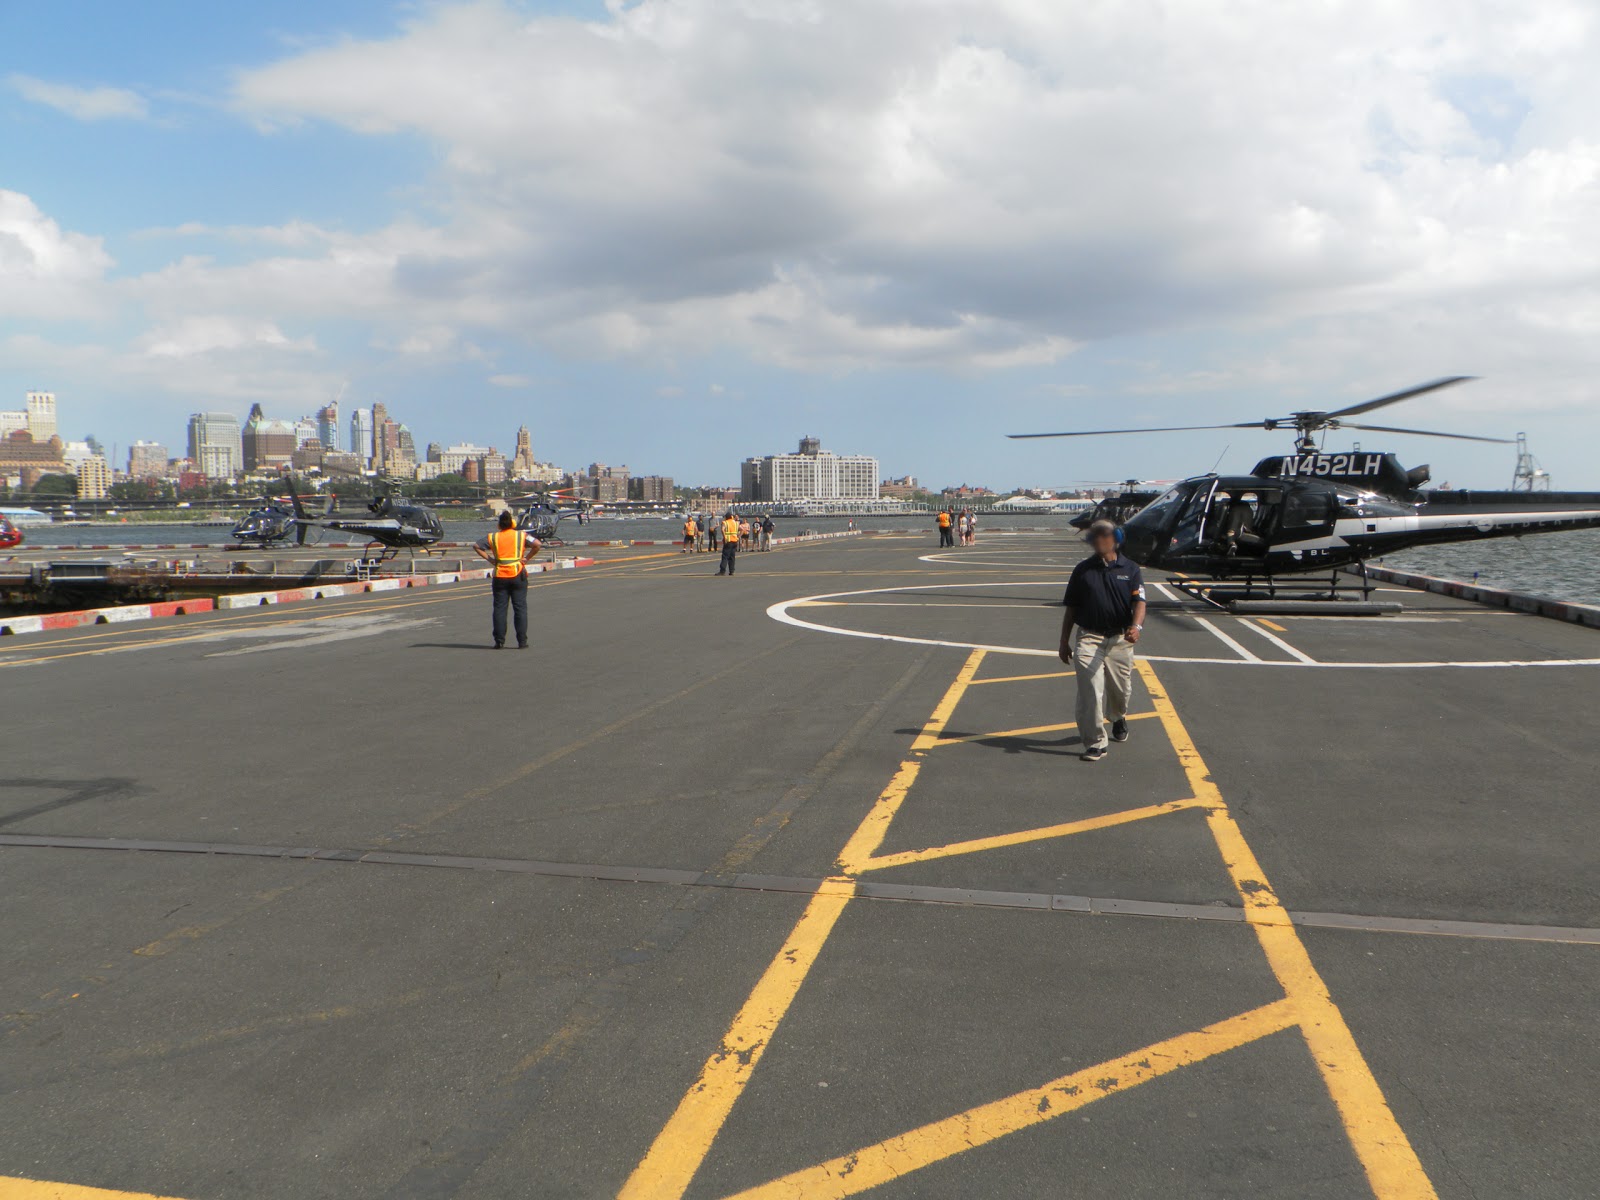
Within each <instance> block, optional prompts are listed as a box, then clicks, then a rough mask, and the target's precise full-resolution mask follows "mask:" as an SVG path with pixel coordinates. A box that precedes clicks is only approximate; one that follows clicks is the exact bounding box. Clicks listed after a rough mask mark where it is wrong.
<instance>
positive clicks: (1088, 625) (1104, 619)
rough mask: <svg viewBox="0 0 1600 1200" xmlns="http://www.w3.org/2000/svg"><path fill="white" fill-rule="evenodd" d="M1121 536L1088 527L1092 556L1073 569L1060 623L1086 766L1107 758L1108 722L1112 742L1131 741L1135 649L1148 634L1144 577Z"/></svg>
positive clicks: (1107, 528)
mask: <svg viewBox="0 0 1600 1200" xmlns="http://www.w3.org/2000/svg"><path fill="white" fill-rule="evenodd" d="M1119 532H1120V531H1119V530H1118V529H1117V527H1116V526H1115V525H1113V524H1112V523H1111V522H1110V521H1096V522H1095V523H1094V524H1093V525H1091V526H1089V535H1088V537H1086V538H1085V539H1084V540H1085V541H1087V542H1088V543H1089V545H1091V546H1093V547H1094V553H1093V554H1091V555H1090V556H1089V557H1088V558H1086V559H1084V560H1083V561H1082V562H1081V563H1079V564H1078V565H1077V566H1076V567H1074V568H1073V569H1072V578H1071V579H1070V580H1069V581H1068V583H1067V594H1066V597H1065V599H1066V606H1067V611H1066V613H1065V614H1064V615H1063V616H1062V618H1061V649H1060V654H1061V661H1062V662H1064V663H1067V664H1068V665H1070V666H1071V667H1072V669H1073V672H1074V674H1076V676H1077V681H1078V736H1079V737H1081V738H1082V739H1083V753H1082V754H1081V755H1079V757H1080V758H1082V759H1083V761H1084V762H1099V761H1100V760H1101V759H1102V758H1104V757H1105V756H1106V728H1105V721H1106V718H1107V717H1108V716H1109V717H1110V718H1111V741H1113V742H1125V741H1127V740H1128V691H1129V688H1130V685H1131V684H1132V681H1133V647H1134V644H1135V643H1137V642H1138V640H1139V632H1140V630H1142V629H1143V628H1144V613H1145V603H1144V577H1143V575H1141V574H1140V572H1139V564H1138V563H1135V562H1133V561H1131V560H1129V559H1126V558H1123V557H1122V554H1121V551H1120V550H1119V549H1118V547H1119V546H1120V545H1121V543H1122V538H1121V537H1120V536H1119ZM1074 633H1076V635H1077V636H1076V637H1074V636H1073V635H1074Z"/></svg>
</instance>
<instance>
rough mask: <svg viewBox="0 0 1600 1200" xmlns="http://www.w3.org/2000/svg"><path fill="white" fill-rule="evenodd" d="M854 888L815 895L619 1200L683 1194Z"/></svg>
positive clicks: (830, 887)
mask: <svg viewBox="0 0 1600 1200" xmlns="http://www.w3.org/2000/svg"><path fill="white" fill-rule="evenodd" d="M854 892H855V884H854V883H852V882H851V881H849V880H830V881H828V882H826V883H824V884H823V888H822V890H821V891H819V892H818V893H817V894H816V895H815V896H813V897H812V899H811V901H810V903H808V904H807V905H806V909H805V912H804V913H802V914H801V916H800V920H799V921H798V922H797V923H796V925H795V927H794V929H793V930H792V931H791V932H790V934H789V936H788V938H786V939H785V940H784V944H783V948H782V949H781V950H779V951H778V954H777V957H775V958H774V959H773V960H772V962H771V963H769V964H768V965H767V969H766V972H765V973H764V974H763V975H762V976H761V979H760V981H759V982H758V983H757V984H756V986H755V990H754V991H752V992H751V993H750V997H749V999H747V1000H746V1001H745V1002H744V1007H743V1008H741V1009H740V1010H739V1015H738V1016H736V1017H735V1018H734V1019H733V1024H732V1025H731V1026H729V1028H728V1032H727V1033H726V1034H724V1035H723V1038H722V1042H721V1044H720V1045H719V1046H718V1047H717V1048H716V1050H715V1051H714V1052H713V1053H712V1055H711V1057H710V1058H709V1059H707V1060H706V1064H705V1066H704V1067H702V1068H701V1070H700V1076H699V1078H698V1079H696V1080H695V1082H694V1085H693V1086H692V1087H690V1089H689V1091H688V1092H687V1093H686V1094H685V1095H684V1097H683V1099H682V1100H681V1101H679V1103H678V1108H677V1111H675V1112H674V1113H673V1114H672V1117H671V1119H670V1120H669V1121H668V1122H667V1124H666V1127H665V1128H664V1129H662V1131H661V1132H660V1133H659V1134H658V1135H656V1140H655V1142H654V1143H653V1144H652V1145H651V1147H650V1150H649V1152H648V1153H647V1154H646V1155H645V1157H644V1160H643V1161H642V1162H641V1163H640V1164H639V1165H638V1167H636V1168H635V1169H634V1172H633V1174H632V1175H630V1176H629V1177H628V1182H627V1183H626V1184H624V1185H623V1187H622V1191H621V1192H619V1193H618V1200H647V1198H648V1200H657V1198H659V1197H665V1196H673V1197H676V1196H682V1195H683V1193H684V1191H685V1189H687V1188H688V1186H689V1181H690V1180H691V1179H693V1178H694V1175H695V1172H696V1171H698V1170H699V1169H700V1164H701V1162H703V1161H704V1160H705V1156H706V1154H707V1153H708V1152H709V1151H710V1149H711V1143H712V1141H713V1140H715V1138H716V1136H717V1134H718V1132H719V1131H720V1130H721V1129H722V1124H723V1122H724V1121H726V1120H727V1119H728V1113H729V1112H730V1111H732V1109H733V1105H734V1101H736V1100H737V1099H738V1098H739V1095H740V1093H741V1092H742V1091H743V1090H744V1086H745V1084H746V1083H748V1082H749V1081H750V1074H751V1072H753V1071H754V1070H755V1068H756V1064H757V1063H759V1062H760V1061H761V1055H762V1053H763V1052H764V1051H765V1050H766V1048H767V1043H768V1041H769V1040H770V1039H771V1037H772V1034H773V1031H774V1030H776V1029H777V1027H778V1023H779V1022H780V1021H782V1020H783V1016H784V1014H785V1013H787V1012H788V1011H789V1005H790V1004H791V1003H792V1002H793V1000H794V998H795V994H796V993H797V992H799V990H800V985H801V984H802V983H804V982H805V978H806V974H807V973H808V972H809V971H810V970H811V965H812V964H813V963H814V962H816V960H817V955H818V954H819V953H821V951H822V946H823V943H825V942H826V941H827V940H828V935H829V934H830V933H832V932H833V927H834V925H835V923H837V921H838V920H839V915H840V914H841V913H842V912H844V907H845V905H846V904H847V903H848V902H849V900H850V897H851V895H852V894H853V893H854Z"/></svg>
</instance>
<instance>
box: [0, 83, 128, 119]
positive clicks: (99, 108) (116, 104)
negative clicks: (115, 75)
mask: <svg viewBox="0 0 1600 1200" xmlns="http://www.w3.org/2000/svg"><path fill="white" fill-rule="evenodd" d="M6 82H7V83H9V84H10V85H11V90H12V91H14V92H16V93H17V94H18V95H19V96H21V97H22V98H23V99H24V100H31V101H32V102H33V103H35V104H43V105H45V106H46V107H47V108H53V109H55V110H56V111H57V112H63V113H66V114H67V116H69V117H74V118H76V119H77V120H79V121H104V120H108V119H111V118H119V117H120V118H125V119H133V120H143V119H144V118H145V117H147V116H149V115H150V107H149V105H148V104H146V103H145V99H144V97H143V96H141V95H139V93H138V92H132V91H129V90H128V89H127V88H116V87H87V88H85V87H74V86H72V85H71V84H68V83H51V82H50V81H49V80H45V79H36V78H34V77H33V76H32V75H18V74H13V75H11V76H10V77H8V79H7V80H6Z"/></svg>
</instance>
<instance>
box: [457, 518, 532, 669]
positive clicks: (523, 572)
mask: <svg viewBox="0 0 1600 1200" xmlns="http://www.w3.org/2000/svg"><path fill="white" fill-rule="evenodd" d="M472 549H473V552H474V553H475V554H477V556H478V557H479V558H481V559H483V560H484V561H485V562H487V563H489V564H491V565H492V566H493V567H494V576H493V579H492V582H491V584H490V586H491V588H492V590H493V592H494V618H493V621H492V622H491V632H492V633H493V634H494V648H495V649H496V650H498V649H500V648H501V647H502V646H504V645H505V644H506V605H507V604H510V605H511V610H512V618H513V624H514V626H515V628H516V631H517V649H519V650H526V649H527V648H528V560H529V559H530V558H533V557H534V556H535V555H537V554H538V553H539V539H538V538H536V537H534V536H533V535H532V534H529V533H523V532H522V530H520V529H518V528H517V519H516V518H515V517H514V516H512V515H511V513H510V512H503V513H501V514H500V528H499V529H497V530H495V531H494V532H493V533H491V534H490V535H489V536H488V537H486V538H482V539H480V540H479V541H477V542H475V543H473V546H472Z"/></svg>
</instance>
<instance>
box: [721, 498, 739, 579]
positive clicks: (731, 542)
mask: <svg viewBox="0 0 1600 1200" xmlns="http://www.w3.org/2000/svg"><path fill="white" fill-rule="evenodd" d="M738 557H739V518H738V517H736V516H734V515H733V513H732V512H730V513H728V515H727V516H726V517H724V518H723V519H722V564H721V565H720V566H719V567H718V568H717V574H718V575H732V574H733V567H734V561H735V560H736V559H737V558H738Z"/></svg>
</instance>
